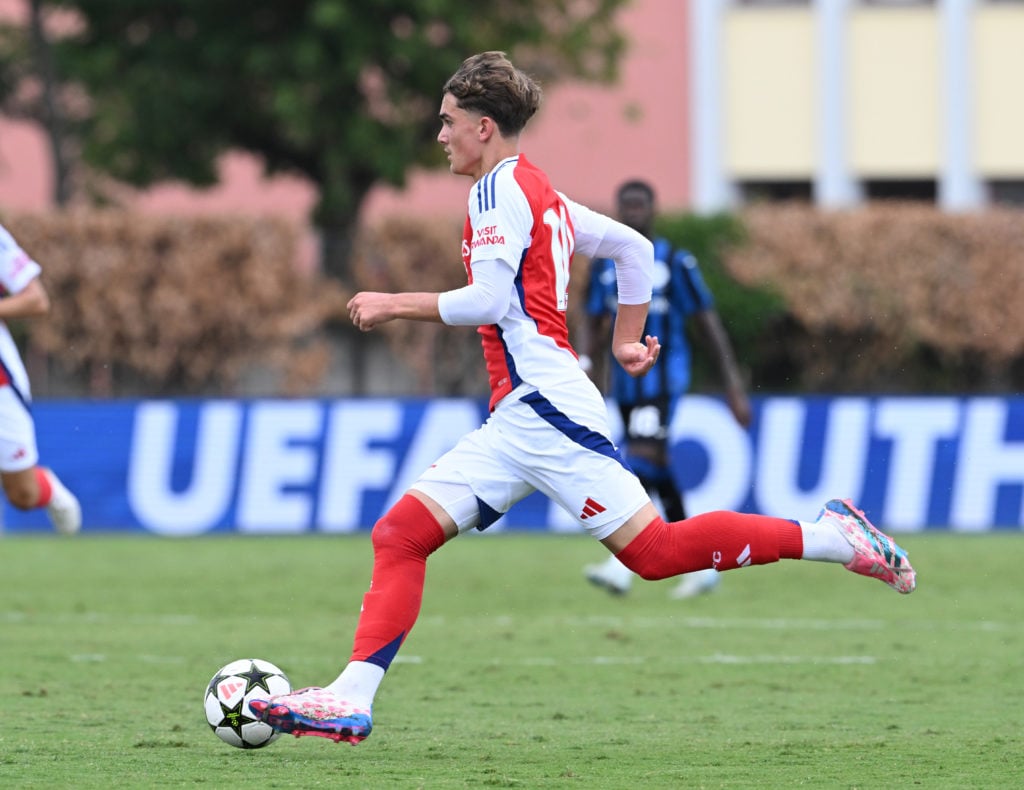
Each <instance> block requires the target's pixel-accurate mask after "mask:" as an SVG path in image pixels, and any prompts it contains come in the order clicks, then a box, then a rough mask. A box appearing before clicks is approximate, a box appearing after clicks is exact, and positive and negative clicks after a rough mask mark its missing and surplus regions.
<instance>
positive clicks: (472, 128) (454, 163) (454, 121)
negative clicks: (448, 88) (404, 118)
mask: <svg viewBox="0 0 1024 790" xmlns="http://www.w3.org/2000/svg"><path fill="white" fill-rule="evenodd" d="M438 116H439V117H440V118H441V131H440V132H438V134H437V142H439V143H440V144H441V145H443V146H444V152H445V153H446V154H448V161H449V162H450V163H451V171H452V172H453V173H454V174H455V175H457V176H473V177H474V178H477V179H479V178H480V177H481V176H482V175H483V173H482V172H481V160H482V154H483V145H482V143H481V141H480V116H479V115H478V114H477V113H472V112H467V111H466V110H463V109H462V108H461V107H459V105H458V102H457V101H456V99H455V97H454V96H452V95H451V94H450V93H446V94H445V95H444V98H443V99H442V100H441V111H440V112H439V113H438Z"/></svg>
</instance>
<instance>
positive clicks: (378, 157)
mask: <svg viewBox="0 0 1024 790" xmlns="http://www.w3.org/2000/svg"><path fill="white" fill-rule="evenodd" d="M624 2H626V0H491V2H487V3H480V2H477V1H476V0H374V2H366V0H288V2H281V0H217V2H210V0H147V2H144V3H140V2H137V1H136V0H52V1H51V2H48V3H47V4H46V5H47V7H48V8H49V10H50V11H52V12H56V11H63V12H67V13H66V14H65V15H64V16H65V18H68V17H69V18H71V19H73V20H74V24H70V25H64V26H63V27H65V28H66V29H65V30H64V31H63V32H62V33H61V35H59V36H57V37H55V40H54V41H53V48H54V56H55V57H54V60H55V65H56V68H57V72H58V78H59V80H60V81H61V83H62V85H63V86H64V87H65V98H67V99H69V100H73V101H71V106H69V107H68V115H69V116H71V120H73V121H74V122H75V124H74V126H73V131H74V133H75V134H76V135H77V138H78V140H79V141H80V144H81V151H82V156H83V157H84V160H85V162H86V163H87V164H88V165H90V166H91V167H93V168H95V169H97V170H98V171H99V172H101V173H104V174H107V175H110V176H112V177H113V178H115V179H117V180H119V181H123V182H127V183H130V184H133V185H138V186H146V185H149V184H153V183H154V182H158V181H160V180H163V179H183V180H185V181H187V182H190V183H192V184H195V185H208V184H211V183H213V181H214V180H215V178H216V162H217V158H218V156H219V155H220V154H221V153H223V152H224V151H226V150H228V149H243V150H246V151H250V152H252V153H254V154H257V155H259V156H260V157H261V158H262V159H263V161H264V162H265V164H266V168H267V170H268V172H270V173H275V172H291V173H298V174H301V175H302V176H305V177H306V178H308V179H309V180H310V181H311V182H313V183H314V184H315V185H316V186H317V187H318V189H319V192H320V200H319V204H318V206H317V208H316V216H315V217H314V221H315V222H316V224H318V225H319V226H320V227H321V228H323V229H324V230H325V231H327V232H328V233H331V232H333V233H335V234H338V235H339V236H340V238H346V237H349V236H350V234H351V232H352V231H353V229H354V223H355V220H356V217H357V213H358V209H359V206H360V204H361V202H362V199H363V198H364V196H365V195H366V193H367V191H368V190H369V189H370V188H371V187H372V186H373V185H375V184H377V183H378V182H386V183H389V184H393V185H396V186H397V185H401V184H402V183H403V179H404V178H405V174H406V171H407V169H408V167H409V166H410V165H411V164H416V163H419V164H440V163H441V161H442V159H441V157H440V152H439V149H438V146H437V145H436V144H435V142H434V138H435V136H436V133H437V128H438V126H437V121H436V114H437V106H438V104H439V102H440V90H441V87H442V86H443V84H444V81H445V80H446V79H447V77H448V76H449V75H450V74H451V73H452V72H453V71H454V70H455V68H457V66H458V64H459V63H460V62H461V61H462V59H463V58H465V57H466V56H468V55H470V54H473V53H474V52H477V51H482V50H488V49H503V50H505V51H507V52H509V53H510V54H511V55H512V56H513V57H514V58H515V59H516V61H517V63H518V64H519V65H521V66H523V67H524V68H526V69H527V70H528V71H530V72H531V73H532V74H534V75H535V76H537V77H538V78H539V79H540V80H541V82H542V84H549V83H550V82H552V81H555V80H557V79H559V78H564V77H576V78H582V79H590V80H607V79H610V78H612V77H613V76H614V74H615V68H616V64H617V61H618V57H619V55H620V53H621V51H622V49H623V46H624V41H623V39H622V36H621V35H620V33H619V32H618V30H617V28H616V25H615V12H616V11H617V10H618V8H619V7H620V6H622V5H623V4H624ZM7 62H11V57H10V56H8V58H7ZM76 89H77V90H76ZM76 97H77V98H76ZM82 97H85V100H84V101H83V100H82ZM328 263H330V262H328Z"/></svg>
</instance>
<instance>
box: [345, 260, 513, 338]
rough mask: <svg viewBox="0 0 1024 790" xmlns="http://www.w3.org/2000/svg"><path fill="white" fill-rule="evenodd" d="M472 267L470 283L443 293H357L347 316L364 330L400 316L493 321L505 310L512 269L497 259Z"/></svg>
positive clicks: (461, 322) (453, 322) (478, 323)
mask: <svg viewBox="0 0 1024 790" xmlns="http://www.w3.org/2000/svg"><path fill="white" fill-rule="evenodd" d="M472 268H473V282H471V283H470V284H469V285H466V286H463V287H462V288H456V289H454V290H452V291H445V292H443V293H423V292H418V293H412V292H410V293H396V294H391V293H379V292H374V291H363V292H361V293H357V294H356V295H355V296H353V297H352V299H351V300H349V303H348V311H349V316H350V317H351V319H352V323H353V324H355V325H356V327H358V328H359V329H361V330H362V331H364V332H368V331H370V330H371V329H373V328H374V327H375V326H379V325H380V324H383V323H387V322H388V321H394V320H396V319H399V318H404V319H407V320H411V321H433V322H435V323H444V324H448V325H449V326H481V325H484V324H493V323H496V322H497V321H498V320H499V319H500V318H501V317H502V316H504V315H505V313H507V312H508V306H509V301H510V299H511V297H512V284H513V281H514V279H515V272H514V271H513V270H512V268H511V267H509V266H508V265H507V264H506V263H505V262H504V261H497V260H481V261H474V262H473V267H472Z"/></svg>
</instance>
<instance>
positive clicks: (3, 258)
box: [0, 225, 41, 402]
mask: <svg viewBox="0 0 1024 790" xmlns="http://www.w3.org/2000/svg"><path fill="white" fill-rule="evenodd" d="M40 271H41V269H40V267H39V264H38V263H36V262H35V261H34V260H32V258H30V257H29V256H28V254H27V253H26V252H25V251H24V250H23V249H22V248H21V247H20V246H19V245H18V242H16V241H15V240H14V237H13V236H11V234H10V233H8V232H7V229H6V228H4V227H3V226H2V225H0V289H2V290H3V293H4V294H16V293H19V292H20V291H21V290H23V289H24V288H25V286H27V285H28V284H29V283H30V282H32V280H34V279H35V278H36V277H38V276H39V273H40ZM3 385H10V386H11V387H13V388H14V390H15V391H16V392H17V393H18V395H19V396H20V397H21V399H22V400H24V401H26V402H27V401H29V400H30V399H31V390H30V388H29V382H28V374H27V373H26V372H25V365H24V363H23V362H22V361H21V354H19V353H18V347H17V345H16V344H15V342H14V338H12V337H11V332H10V330H9V329H8V328H7V324H5V323H4V322H3V321H0V386H3Z"/></svg>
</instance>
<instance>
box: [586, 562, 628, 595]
mask: <svg viewBox="0 0 1024 790" xmlns="http://www.w3.org/2000/svg"><path fill="white" fill-rule="evenodd" d="M583 575H584V576H586V577H587V581H588V582H590V583H591V584H593V585H595V586H597V587H601V588H603V589H605V590H607V591H608V592H610V593H611V594H612V595H625V594H626V593H628V592H629V589H630V587H632V586H633V571H631V570H630V569H629V568H627V567H626V566H625V565H623V564H622V563H621V562H619V561H618V560H617V559H615V557H609V558H608V559H607V560H605V561H604V562H602V563H599V564H597V565H588V566H587V567H585V568H584V569H583Z"/></svg>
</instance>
